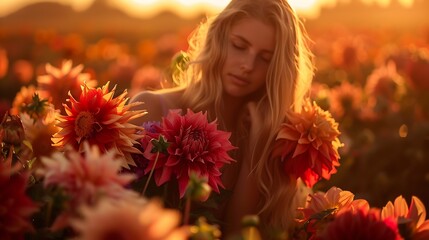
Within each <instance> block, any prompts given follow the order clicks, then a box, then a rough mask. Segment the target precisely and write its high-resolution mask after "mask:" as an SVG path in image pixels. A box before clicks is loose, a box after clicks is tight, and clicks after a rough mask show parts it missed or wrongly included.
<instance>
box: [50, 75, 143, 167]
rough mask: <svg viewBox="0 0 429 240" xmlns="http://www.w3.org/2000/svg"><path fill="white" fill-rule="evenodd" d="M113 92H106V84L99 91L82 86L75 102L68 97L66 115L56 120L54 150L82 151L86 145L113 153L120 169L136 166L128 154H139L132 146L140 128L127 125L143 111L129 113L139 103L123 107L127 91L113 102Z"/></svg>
mask: <svg viewBox="0 0 429 240" xmlns="http://www.w3.org/2000/svg"><path fill="white" fill-rule="evenodd" d="M115 89H116V87H114V88H113V89H112V90H111V91H109V83H107V84H105V85H104V86H103V87H102V88H90V87H89V86H87V85H85V84H84V85H82V93H81V95H80V97H79V99H78V100H76V99H75V98H74V97H73V96H72V95H71V94H69V96H70V98H69V99H68V102H69V103H70V105H67V104H64V108H65V111H66V114H67V115H66V116H63V115H61V116H59V117H58V120H59V123H58V124H57V126H58V127H59V128H60V131H59V132H57V133H56V134H55V135H54V136H53V138H52V140H53V142H54V146H58V147H64V146H66V145H71V146H73V147H74V148H75V149H79V150H82V143H83V142H84V141H88V142H89V144H91V145H97V146H98V147H99V148H100V149H101V151H102V152H107V151H108V150H110V149H112V150H114V151H116V153H117V155H119V156H121V157H122V158H123V161H122V166H123V167H126V168H128V167H129V165H135V163H134V161H133V158H132V157H131V154H132V153H136V154H140V153H141V152H140V151H139V150H138V149H137V148H135V147H133V145H134V144H138V142H137V141H136V140H137V139H139V138H141V135H139V134H137V131H138V130H141V129H142V128H141V127H138V126H136V125H134V124H131V123H129V122H128V121H130V120H132V119H135V118H138V117H141V116H143V115H144V114H145V111H143V110H138V111H129V109H130V108H132V107H134V106H136V105H139V104H140V103H132V104H126V102H127V101H128V98H126V97H125V96H126V95H127V91H126V90H125V91H124V92H123V93H122V94H121V95H119V96H117V97H115V98H114V97H113V95H114V94H115Z"/></svg>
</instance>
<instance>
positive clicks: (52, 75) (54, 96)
mask: <svg viewBox="0 0 429 240" xmlns="http://www.w3.org/2000/svg"><path fill="white" fill-rule="evenodd" d="M72 65H73V63H72V61H71V60H67V61H66V60H65V61H63V62H62V65H61V67H60V68H56V67H54V66H52V65H51V64H46V75H42V76H39V77H38V78H37V83H38V88H39V92H40V96H41V97H42V98H44V99H49V100H50V101H51V102H52V103H53V104H54V105H55V108H58V109H59V108H61V106H62V103H63V102H64V100H66V99H67V96H68V92H71V93H72V94H73V95H74V96H76V95H77V94H79V92H80V86H81V85H82V84H84V83H86V85H87V86H89V87H95V86H97V81H96V80H92V79H91V78H90V74H88V73H81V71H82V69H83V66H82V65H78V66H76V67H72Z"/></svg>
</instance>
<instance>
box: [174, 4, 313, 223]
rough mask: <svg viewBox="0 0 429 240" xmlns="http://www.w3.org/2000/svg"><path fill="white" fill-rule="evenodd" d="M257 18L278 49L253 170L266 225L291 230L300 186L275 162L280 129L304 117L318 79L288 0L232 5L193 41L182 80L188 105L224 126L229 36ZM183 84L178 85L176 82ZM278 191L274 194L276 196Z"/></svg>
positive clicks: (260, 107)
mask: <svg viewBox="0 0 429 240" xmlns="http://www.w3.org/2000/svg"><path fill="white" fill-rule="evenodd" d="M243 17H252V18H257V19H259V20H261V21H264V22H266V23H268V24H271V25H272V26H274V27H275V30H276V46H275V49H274V54H273V57H272V60H271V62H270V65H269V68H268V73H267V80H266V85H265V94H263V95H262V96H261V97H259V98H258V99H256V100H255V101H256V106H257V111H258V113H259V114H261V116H267V117H265V118H264V119H263V124H262V126H260V132H259V133H258V134H256V136H258V137H259V138H258V139H254V140H251V141H250V143H249V144H248V146H247V147H246V149H248V150H250V149H252V154H251V159H250V161H251V167H252V169H253V171H252V174H255V176H256V179H257V184H258V185H259V186H258V189H259V191H260V192H261V195H262V196H263V201H262V203H261V206H260V217H261V218H262V222H263V223H266V224H267V225H269V226H275V227H279V228H282V229H287V228H289V227H290V225H291V223H292V222H293V217H294V214H293V213H294V211H295V209H294V206H293V205H294V204H293V196H294V194H295V190H296V187H295V186H296V181H295V180H293V179H290V178H289V176H286V175H285V174H284V173H283V171H282V167H281V165H280V161H278V160H277V159H270V156H269V155H270V152H271V148H272V145H273V143H274V141H275V138H276V135H277V131H278V127H279V126H280V124H281V123H282V122H284V121H285V120H286V119H287V113H288V112H289V111H299V110H300V109H301V106H302V102H303V100H304V98H305V95H306V94H307V93H308V89H309V87H310V84H311V80H312V77H313V62H312V57H313V55H312V54H311V52H310V50H309V48H308V46H307V40H308V38H307V34H306V32H305V31H304V28H303V26H302V23H301V21H300V20H299V18H298V16H297V15H296V13H295V12H294V10H293V9H292V8H291V7H290V5H289V4H288V2H287V1H286V0H232V1H231V2H230V3H229V5H228V6H227V7H226V8H225V9H224V10H223V11H222V12H221V13H220V14H219V15H217V16H216V17H215V18H214V19H208V20H207V21H206V22H204V23H202V24H201V25H200V26H199V28H198V29H197V30H195V31H194V32H193V34H192V35H191V37H190V39H189V50H188V54H189V57H190V59H191V62H190V64H189V66H188V70H187V71H186V72H185V73H184V74H183V75H182V76H181V77H180V79H179V80H180V84H181V85H184V86H187V87H186V90H185V92H184V96H183V101H184V105H185V106H189V107H191V108H192V109H193V110H194V111H201V110H209V116H211V117H212V118H213V119H214V118H217V119H218V120H219V122H220V123H222V121H223V119H222V115H221V114H220V109H221V107H222V104H223V102H222V81H221V69H222V67H223V64H224V62H225V59H226V57H227V44H228V34H229V32H230V29H231V26H232V25H233V24H234V22H235V21H237V20H238V19H240V18H243ZM176 80H177V79H176ZM273 190H274V191H273Z"/></svg>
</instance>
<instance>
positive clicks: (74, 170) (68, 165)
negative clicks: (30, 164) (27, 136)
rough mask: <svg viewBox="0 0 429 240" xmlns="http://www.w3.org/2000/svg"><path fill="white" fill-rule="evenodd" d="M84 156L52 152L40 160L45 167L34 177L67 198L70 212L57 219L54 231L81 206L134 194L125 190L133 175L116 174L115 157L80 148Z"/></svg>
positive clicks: (93, 149)
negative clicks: (59, 190)
mask: <svg viewBox="0 0 429 240" xmlns="http://www.w3.org/2000/svg"><path fill="white" fill-rule="evenodd" d="M83 148H84V156H82V155H81V154H80V153H78V152H76V151H75V150H73V149H67V150H68V151H66V152H65V153H60V152H55V153H54V154H52V156H51V157H50V158H48V157H42V163H43V164H44V167H43V168H41V169H38V170H37V172H36V173H37V174H38V175H40V176H42V177H44V186H45V187H49V186H56V187H59V188H61V189H63V190H64V192H65V194H66V195H67V196H69V198H70V200H69V201H70V202H69V206H70V209H69V210H68V211H67V210H66V211H64V212H63V213H62V215H61V216H59V217H58V218H57V222H56V223H54V226H53V228H56V227H58V228H61V227H62V226H64V224H67V216H69V215H73V211H74V209H76V207H78V206H80V205H82V204H94V203H95V202H96V201H97V200H98V198H99V197H101V196H107V197H110V198H112V199H121V198H124V197H127V196H130V195H133V194H134V192H131V191H128V190H126V189H125V188H124V186H125V185H127V184H129V183H130V182H131V180H133V179H134V176H133V175H126V174H119V173H118V172H119V171H120V169H121V161H120V160H118V159H114V155H115V153H114V152H113V151H109V152H107V153H105V154H102V153H100V150H99V149H98V148H97V146H91V147H90V146H89V145H88V144H87V143H84V144H83Z"/></svg>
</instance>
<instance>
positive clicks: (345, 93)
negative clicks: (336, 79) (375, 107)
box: [329, 81, 362, 119]
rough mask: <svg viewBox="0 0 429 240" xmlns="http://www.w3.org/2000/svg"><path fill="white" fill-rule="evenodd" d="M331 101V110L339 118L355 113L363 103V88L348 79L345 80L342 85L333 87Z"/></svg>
mask: <svg viewBox="0 0 429 240" xmlns="http://www.w3.org/2000/svg"><path fill="white" fill-rule="evenodd" d="M329 103H330V107H329V111H330V112H331V113H332V115H334V117H336V118H337V119H340V118H342V117H344V116H348V115H350V114H355V113H357V112H358V111H359V109H360V107H361V104H362V89H361V88H360V87H357V86H355V85H353V84H351V83H350V82H348V81H343V82H341V85H339V86H337V87H334V88H332V90H331V93H330V94H329Z"/></svg>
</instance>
